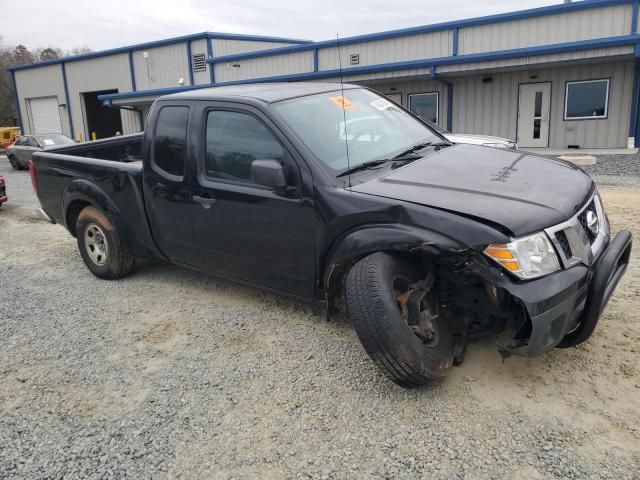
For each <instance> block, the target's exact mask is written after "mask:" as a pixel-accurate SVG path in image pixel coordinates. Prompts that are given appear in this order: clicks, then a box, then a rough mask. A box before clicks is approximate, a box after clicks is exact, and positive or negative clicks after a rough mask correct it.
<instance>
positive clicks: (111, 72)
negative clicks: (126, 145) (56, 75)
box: [66, 53, 138, 138]
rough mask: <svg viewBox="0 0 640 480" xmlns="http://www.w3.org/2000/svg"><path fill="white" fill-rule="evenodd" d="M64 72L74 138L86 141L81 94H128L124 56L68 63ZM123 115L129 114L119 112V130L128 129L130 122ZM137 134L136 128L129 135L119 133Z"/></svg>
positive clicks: (129, 84)
mask: <svg viewBox="0 0 640 480" xmlns="http://www.w3.org/2000/svg"><path fill="white" fill-rule="evenodd" d="M66 69H67V86H68V88H69V102H70V103H71V112H72V115H73V126H74V128H75V129H76V132H74V136H75V134H76V133H77V132H81V133H82V134H83V136H84V138H89V137H88V135H89V132H87V129H86V124H85V121H84V118H83V107H82V95H81V94H82V93H84V92H97V91H101V90H111V89H117V90H118V91H119V92H130V91H131V89H132V88H131V74H130V71H129V56H128V55H127V54H126V53H120V54H117V55H109V56H108V57H100V58H92V59H88V60H83V61H81V62H71V63H68V64H66ZM136 80H137V79H136ZM125 114H126V115H129V112H126V111H125V110H121V116H122V126H123V129H125V125H130V122H129V121H128V120H125ZM127 128H129V127H127ZM137 131H138V128H137V127H135V128H134V129H133V131H129V130H125V131H124V132H123V133H125V134H128V133H135V132H137Z"/></svg>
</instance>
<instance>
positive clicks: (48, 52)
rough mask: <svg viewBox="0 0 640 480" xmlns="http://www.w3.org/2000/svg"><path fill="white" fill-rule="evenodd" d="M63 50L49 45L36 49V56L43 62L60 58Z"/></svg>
mask: <svg viewBox="0 0 640 480" xmlns="http://www.w3.org/2000/svg"><path fill="white" fill-rule="evenodd" d="M61 54H62V51H61V50H60V49H59V48H51V47H47V48H45V49H43V50H36V54H35V56H36V57H37V58H38V60H40V61H41V62H45V61H47V60H55V59H56V58H60V57H61V56H62V55H61Z"/></svg>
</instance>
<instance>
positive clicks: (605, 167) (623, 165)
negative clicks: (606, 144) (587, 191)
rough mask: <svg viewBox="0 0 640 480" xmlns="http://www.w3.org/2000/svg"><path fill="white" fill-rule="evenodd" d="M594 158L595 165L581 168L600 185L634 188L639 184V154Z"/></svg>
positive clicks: (597, 156)
mask: <svg viewBox="0 0 640 480" xmlns="http://www.w3.org/2000/svg"><path fill="white" fill-rule="evenodd" d="M595 157H596V159H597V163H596V164H595V165H591V166H584V167H582V168H584V169H585V170H586V171H587V172H589V173H590V174H591V175H593V176H594V177H595V178H596V180H597V181H598V182H599V183H600V184H607V185H628V186H634V185H637V184H639V183H640V153H638V154H636V155H595Z"/></svg>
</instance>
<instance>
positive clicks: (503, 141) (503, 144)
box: [420, 117, 518, 150]
mask: <svg viewBox="0 0 640 480" xmlns="http://www.w3.org/2000/svg"><path fill="white" fill-rule="evenodd" d="M420 119H421V120H422V121H423V122H425V123H426V124H428V125H429V126H430V127H431V128H433V129H434V130H435V131H436V132H438V133H439V134H440V135H442V136H443V137H445V138H446V139H447V140H449V141H450V142H453V143H466V144H469V145H482V146H483V147H493V148H508V149H510V150H518V144H517V143H516V142H514V141H513V140H510V139H508V138H503V137H490V136H488V135H474V134H468V133H451V132H450V131H448V130H445V129H444V128H442V127H441V126H440V125H438V124H437V123H434V122H432V121H431V120H427V119H426V118H422V117H420Z"/></svg>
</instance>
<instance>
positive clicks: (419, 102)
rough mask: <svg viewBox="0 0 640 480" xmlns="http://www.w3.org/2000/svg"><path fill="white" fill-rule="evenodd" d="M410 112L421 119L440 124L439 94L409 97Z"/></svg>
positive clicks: (419, 94)
mask: <svg viewBox="0 0 640 480" xmlns="http://www.w3.org/2000/svg"><path fill="white" fill-rule="evenodd" d="M409 110H411V111H412V112H413V114H414V115H417V116H418V117H420V118H424V119H425V120H430V121H432V122H433V123H438V92H431V93H413V94H411V95H409Z"/></svg>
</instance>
